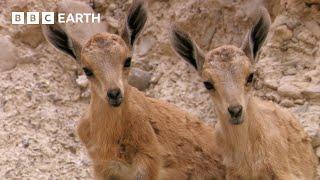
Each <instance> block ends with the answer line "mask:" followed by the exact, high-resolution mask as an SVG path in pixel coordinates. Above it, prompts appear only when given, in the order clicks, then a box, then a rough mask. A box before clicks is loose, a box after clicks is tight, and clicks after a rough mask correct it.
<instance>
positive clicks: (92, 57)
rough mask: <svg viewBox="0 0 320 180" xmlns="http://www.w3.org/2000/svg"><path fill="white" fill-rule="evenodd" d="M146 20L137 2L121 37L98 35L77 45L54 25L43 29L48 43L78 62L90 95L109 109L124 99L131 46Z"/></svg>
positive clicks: (129, 14)
mask: <svg viewBox="0 0 320 180" xmlns="http://www.w3.org/2000/svg"><path fill="white" fill-rule="evenodd" d="M146 20H147V12H146V10H145V7H144V3H143V1H140V0H137V1H134V2H133V4H132V6H131V8H130V10H129V13H128V15H127V17H126V21H125V27H124V30H123V32H122V34H121V36H118V35H114V34H109V33H107V32H103V33H98V34H95V35H93V36H92V37H91V38H90V39H89V41H87V42H86V43H85V44H83V45H81V44H79V43H77V42H76V41H75V40H74V39H72V37H71V36H69V35H68V33H67V32H65V31H64V30H63V29H62V28H60V27H59V26H58V25H51V26H45V27H44V28H43V30H44V34H45V36H46V38H47V40H48V41H49V42H50V43H51V44H53V45H54V46H55V47H56V48H58V49H59V50H61V51H63V52H65V53H66V54H68V55H70V56H71V57H73V58H74V59H76V60H77V61H78V62H79V63H80V65H81V66H82V68H83V71H84V72H85V74H86V75H87V77H88V79H89V81H90V86H91V91H92V93H95V94H97V95H98V96H99V97H100V99H103V100H105V101H106V102H108V103H109V104H110V105H111V106H112V107H118V106H120V105H121V103H122V101H123V99H124V98H125V97H124V91H125V85H126V83H127V76H128V73H129V67H130V65H131V56H132V50H133V45H134V43H135V40H136V39H137V37H138V35H139V33H140V32H141V30H142V29H143V27H144V25H145V23H146Z"/></svg>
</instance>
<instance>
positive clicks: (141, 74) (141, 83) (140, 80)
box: [128, 68, 151, 91]
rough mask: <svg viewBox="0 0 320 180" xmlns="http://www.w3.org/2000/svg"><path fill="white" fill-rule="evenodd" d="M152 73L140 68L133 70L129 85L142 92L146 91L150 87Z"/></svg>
mask: <svg viewBox="0 0 320 180" xmlns="http://www.w3.org/2000/svg"><path fill="white" fill-rule="evenodd" d="M150 80H151V73H150V72H147V71H143V70H141V69H139V68H132V69H131V73H130V76H129V80H128V82H129V84H130V85H132V86H134V87H136V88H137V89H139V90H140V91H143V90H146V89H147V88H148V87H149V86H150Z"/></svg>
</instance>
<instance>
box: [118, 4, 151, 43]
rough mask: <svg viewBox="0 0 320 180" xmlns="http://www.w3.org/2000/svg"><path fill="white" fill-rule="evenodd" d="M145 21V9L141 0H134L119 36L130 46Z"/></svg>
mask: <svg viewBox="0 0 320 180" xmlns="http://www.w3.org/2000/svg"><path fill="white" fill-rule="evenodd" d="M146 22H147V11H146V9H145V7H144V2H143V1H142V0H135V1H134V2H133V4H132V5H131V8H130V10H129V12H128V15H127V18H126V22H125V27H124V30H123V32H122V35H121V37H122V38H123V40H124V41H125V42H126V43H127V45H128V46H129V47H130V48H132V47H133V44H134V42H135V40H136V39H137V38H138V35H139V33H140V32H141V30H142V29H143V27H144V25H145V24H146Z"/></svg>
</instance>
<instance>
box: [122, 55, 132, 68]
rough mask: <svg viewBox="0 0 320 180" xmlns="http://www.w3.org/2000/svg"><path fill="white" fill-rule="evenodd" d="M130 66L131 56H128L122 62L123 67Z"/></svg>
mask: <svg viewBox="0 0 320 180" xmlns="http://www.w3.org/2000/svg"><path fill="white" fill-rule="evenodd" d="M130 66H131V57H128V58H127V59H126V61H125V62H124V65H123V67H125V68H128V67H130Z"/></svg>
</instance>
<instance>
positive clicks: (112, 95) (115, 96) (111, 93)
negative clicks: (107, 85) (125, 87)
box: [107, 88, 121, 100]
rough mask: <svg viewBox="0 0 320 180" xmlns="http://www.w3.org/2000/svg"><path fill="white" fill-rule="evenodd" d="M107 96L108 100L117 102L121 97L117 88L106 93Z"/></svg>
mask: <svg viewBox="0 0 320 180" xmlns="http://www.w3.org/2000/svg"><path fill="white" fill-rule="evenodd" d="M107 96H108V98H109V99H110V100H117V99H119V98H120V97H121V91H120V89H119V88H117V89H111V90H109V91H108V93H107Z"/></svg>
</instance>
